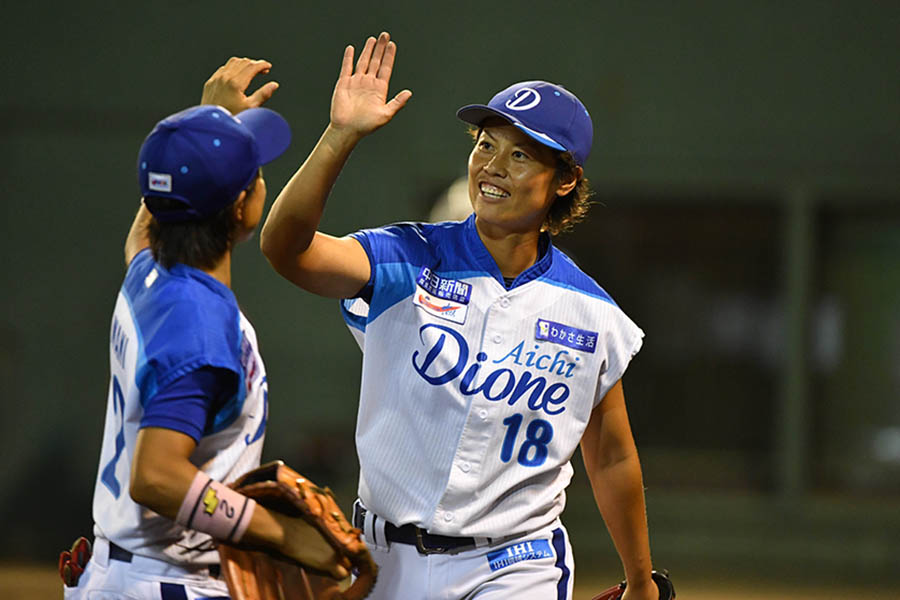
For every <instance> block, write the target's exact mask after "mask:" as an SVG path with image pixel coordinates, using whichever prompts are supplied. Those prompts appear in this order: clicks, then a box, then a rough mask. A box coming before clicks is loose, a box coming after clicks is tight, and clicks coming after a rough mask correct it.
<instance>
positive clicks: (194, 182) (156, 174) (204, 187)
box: [138, 105, 291, 222]
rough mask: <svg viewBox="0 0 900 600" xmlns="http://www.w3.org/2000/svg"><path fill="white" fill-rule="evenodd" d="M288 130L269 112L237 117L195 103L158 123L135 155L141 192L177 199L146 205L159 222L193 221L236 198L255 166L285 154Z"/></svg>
mask: <svg viewBox="0 0 900 600" xmlns="http://www.w3.org/2000/svg"><path fill="white" fill-rule="evenodd" d="M290 143H291V128H290V126H289V125H288V123H287V121H285V120H284V118H283V117H282V116H281V115H279V114H278V113H277V112H275V111H273V110H269V109H267V108H250V109H247V110H244V111H242V112H241V113H239V114H238V115H237V116H235V115H232V114H231V113H230V112H228V110H226V109H225V108H223V107H221V106H213V105H202V106H194V107H191V108H188V109H185V110H183V111H180V112H177V113H175V114H173V115H170V116H168V117H166V118H165V119H163V120H162V121H160V122H159V123H157V124H156V126H155V127H154V128H153V130H152V131H151V132H150V134H149V135H148V136H147V138H146V139H145V140H144V143H143V145H142V146H141V150H140V153H139V155H138V181H139V183H140V187H141V194H142V195H143V196H144V197H145V198H146V197H151V196H157V197H162V198H171V199H173V200H177V201H178V207H177V208H174V209H167V210H165V211H161V210H157V209H156V208H155V207H154V204H153V203H149V204H148V206H147V208H148V210H150V212H151V213H152V214H153V216H154V217H155V218H156V219H157V220H158V221H160V222H176V221H191V220H198V219H204V218H206V217H209V216H212V215H214V214H216V213H217V212H218V211H220V210H221V209H223V208H225V207H226V206H228V205H229V204H231V203H232V202H234V201H235V200H236V199H237V197H238V195H240V193H241V191H243V190H245V189H246V188H247V186H249V185H250V183H251V182H252V181H253V178H254V177H256V173H257V171H258V170H259V167H260V166H262V165H264V164H267V163H269V162H271V161H273V160H275V159H276V158H278V157H279V156H281V154H282V153H284V151H285V150H287V147H288V146H289V145H290Z"/></svg>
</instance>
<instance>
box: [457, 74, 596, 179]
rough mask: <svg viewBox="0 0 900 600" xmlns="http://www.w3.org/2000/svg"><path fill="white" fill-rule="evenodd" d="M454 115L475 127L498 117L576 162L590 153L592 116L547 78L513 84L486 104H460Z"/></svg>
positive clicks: (572, 97)
mask: <svg viewBox="0 0 900 600" xmlns="http://www.w3.org/2000/svg"><path fill="white" fill-rule="evenodd" d="M456 116H457V117H459V118H460V119H462V120H463V121H465V122H467V123H471V124H472V125H475V126H481V124H482V123H484V120H485V119H487V118H489V117H500V118H501V119H503V120H505V121H508V122H509V123H511V124H512V125H514V126H516V127H517V128H518V129H519V130H521V131H522V132H523V133H525V134H526V135H528V136H530V137H531V138H533V139H534V140H536V141H538V142H540V143H541V144H543V145H545V146H549V147H550V148H553V149H554V150H559V151H561V152H569V153H571V154H572V157H573V158H574V159H575V164H577V165H584V161H586V160H587V157H588V155H589V154H590V153H591V144H592V143H593V139H594V125H593V122H592V121H591V115H590V114H588V111H587V109H586V108H585V107H584V104H582V103H581V100H579V99H578V98H577V97H576V96H575V94H573V93H572V92H570V91H569V90H567V89H565V88H564V87H562V86H561V85H556V84H554V83H549V82H547V81H521V82H519V83H515V84H513V85H511V86H509V87H508V88H506V89H505V90H503V91H501V92H499V93H497V94H496V95H495V96H494V97H493V98H491V101H490V102H488V103H487V104H469V105H466V106H463V107H462V108H460V109H459V110H458V111H456Z"/></svg>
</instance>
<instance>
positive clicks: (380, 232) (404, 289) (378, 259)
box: [351, 223, 430, 314]
mask: <svg viewBox="0 0 900 600" xmlns="http://www.w3.org/2000/svg"><path fill="white" fill-rule="evenodd" d="M351 235H352V237H353V238H354V239H355V240H356V241H358V242H359V243H360V245H361V246H362V247H363V250H365V252H366V255H367V256H368V257H369V265H370V266H371V275H370V276H369V281H368V283H366V285H365V287H363V289H362V290H360V291H359V293H358V294H357V295H356V296H355V297H356V298H362V299H363V300H365V301H366V302H367V303H369V304H372V305H375V306H376V307H377V305H379V304H380V303H381V302H380V300H379V297H380V296H383V295H384V294H385V293H386V294H387V296H388V297H389V298H390V299H389V300H388V301H387V304H390V303H392V302H393V301H394V300H396V298H397V297H403V296H405V295H408V294H410V293H412V291H413V288H412V287H411V286H410V272H412V271H416V272H417V271H418V269H420V268H421V266H422V265H424V264H425V263H426V262H430V260H429V256H430V248H429V243H428V241H427V240H426V238H425V234H424V230H423V226H422V224H419V223H395V224H393V225H386V226H384V227H378V228H375V229H363V230H360V231H357V232H355V233H353V234H351ZM414 277H415V273H413V278H414ZM380 312H381V311H380V309H379V308H376V314H377V313H380Z"/></svg>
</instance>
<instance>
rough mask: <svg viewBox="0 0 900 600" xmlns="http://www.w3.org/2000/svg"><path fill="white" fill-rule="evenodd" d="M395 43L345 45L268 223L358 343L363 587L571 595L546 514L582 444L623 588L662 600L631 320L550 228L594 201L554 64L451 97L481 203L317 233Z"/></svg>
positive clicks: (292, 269)
mask: <svg viewBox="0 0 900 600" xmlns="http://www.w3.org/2000/svg"><path fill="white" fill-rule="evenodd" d="M395 55H396V46H395V45H394V43H393V42H392V41H390V36H389V35H388V34H387V33H382V34H381V35H380V36H379V37H378V38H377V40H376V39H375V38H369V39H368V40H367V41H366V44H365V46H364V48H363V49H362V51H361V52H360V55H359V58H358V60H357V61H356V63H355V68H354V49H353V47H352V46H348V47H347V48H346V49H345V52H344V56H343V62H342V65H341V71H340V76H339V78H338V81H337V84H336V86H335V89H334V95H333V98H332V104H331V120H330V123H329V125H328V126H327V128H326V129H325V132H324V133H323V135H322V137H321V138H320V139H319V142H318V144H317V145H316V147H315V148H314V149H313V151H312V152H311V154H310V155H309V157H308V158H307V159H306V161H305V162H304V163H303V165H302V166H301V167H300V169H299V170H298V171H297V172H296V174H295V175H294V176H293V178H292V179H291V180H290V181H289V182H288V184H287V185H286V186H285V188H284V189H283V190H282V191H281V193H280V194H279V196H278V197H277V199H276V201H275V203H274V204H273V207H272V210H271V211H270V213H269V216H268V218H267V219H266V223H265V224H264V226H263V230H262V237H261V245H262V249H263V252H264V253H265V255H266V257H267V258H268V259H269V261H270V262H271V264H272V265H273V266H274V268H275V269H276V270H277V271H278V272H279V273H280V274H281V275H283V276H284V277H286V278H287V279H289V280H290V281H292V282H294V283H295V284H297V285H298V286H300V287H302V288H304V289H307V290H309V291H312V292H314V293H316V294H320V295H323V296H327V297H333V298H341V299H344V301H343V302H342V307H343V312H344V317H345V320H346V322H347V325H348V326H349V328H350V330H351V331H352V332H353V334H354V335H355V337H356V339H357V341H358V343H359V345H360V347H361V348H362V349H363V364H362V384H361V386H362V389H361V393H360V405H359V414H358V422H357V430H356V442H357V451H358V454H359V462H360V481H359V501H358V502H357V505H356V507H355V511H354V513H355V514H354V518H355V521H356V523H357V526H360V527H361V528H362V529H363V530H364V532H365V536H366V542H367V544H369V546H370V548H372V551H373V555H374V557H375V560H376V561H377V562H378V564H379V567H380V571H379V577H378V581H377V583H376V585H375V589H374V592H373V595H372V598H375V599H376V600H395V599H399V598H402V599H403V600H416V599H441V600H455V599H462V598H466V599H478V600H488V599H497V600H501V599H502V600H509V599H510V598H529V599H532V598H536V599H549V598H558V599H561V598H566V599H568V598H571V597H572V587H573V576H574V571H573V569H574V563H573V559H572V549H571V547H570V545H569V537H568V534H567V532H566V528H565V527H564V526H563V524H562V523H561V521H560V514H561V513H562V511H563V507H564V504H565V488H566V486H567V485H568V483H569V481H570V480H571V477H572V467H571V465H570V462H569V459H570V458H571V456H572V454H573V452H574V451H575V449H576V446H577V445H578V444H579V443H580V444H581V448H582V452H583V455H584V462H585V464H586V467H587V472H588V476H589V478H590V481H591V484H592V487H593V490H594V495H595V498H596V501H597V505H598V507H599V509H600V512H601V513H602V516H603V518H604V520H605V522H606V525H607V528H608V530H609V532H610V534H611V536H612V539H613V541H614V543H615V546H616V549H617V551H618V553H619V556H620V558H621V560H622V564H623V566H624V571H625V577H626V580H627V584H628V585H627V589H626V591H625V598H626V599H627V600H651V599H652V600H656V599H657V597H658V592H657V588H656V584H655V583H654V582H653V580H652V578H651V561H650V550H649V541H648V533H647V521H646V514H645V503H644V495H643V484H642V476H641V468H640V463H639V461H638V455H637V452H636V449H635V444H634V440H633V437H632V433H631V429H630V426H629V422H628V416H627V413H626V409H625V400H624V395H623V392H622V384H621V381H620V379H621V377H622V374H623V373H624V371H625V368H626V367H627V365H628V363H629V361H630V360H631V358H632V356H633V355H634V354H635V353H636V352H637V351H638V350H639V348H640V346H641V343H642V337H643V333H642V332H641V330H640V329H639V328H638V327H637V326H636V325H635V324H634V323H633V322H632V321H631V320H630V319H629V318H628V317H627V316H626V315H625V313H624V312H622V310H621V309H620V308H619V307H618V306H617V305H616V304H615V303H614V302H613V300H612V298H610V296H609V295H608V294H607V293H606V292H605V291H604V290H603V289H602V288H601V287H600V286H599V285H597V283H595V282H594V281H593V280H592V279H591V278H590V277H588V276H587V275H586V274H584V273H583V272H582V271H581V270H579V268H578V267H577V266H575V264H574V263H573V262H572V261H571V260H570V259H569V258H568V257H566V256H565V255H564V254H563V253H562V252H560V251H559V250H558V249H557V248H555V247H554V246H553V243H552V241H551V235H552V234H555V233H557V232H559V231H560V230H562V229H564V228H566V227H568V226H569V225H570V224H571V223H572V222H573V221H575V220H577V219H578V218H580V217H582V216H583V215H584V212H585V211H586V208H587V195H588V193H587V181H586V179H585V178H584V173H583V164H584V161H585V159H586V158H587V156H588V153H589V151H590V149H591V141H592V135H593V134H592V125H591V119H590V117H589V115H588V113H587V111H586V110H585V108H584V106H583V105H582V104H581V102H580V101H579V100H578V99H577V98H576V97H575V96H574V95H572V94H571V93H570V92H568V91H567V90H565V89H564V88H562V87H560V86H558V85H554V84H552V83H547V82H544V81H528V82H522V83H517V84H515V85H512V86H510V87H508V88H506V89H504V90H503V91H501V92H499V93H498V94H497V95H495V96H494V97H493V99H492V100H491V101H490V103H489V104H487V105H469V106H464V107H463V108H461V109H460V110H459V112H458V113H457V114H458V116H459V117H460V118H461V119H462V120H464V121H466V122H468V123H470V124H471V125H472V126H473V137H474V140H475V141H474V147H473V149H472V151H471V153H470V155H469V161H468V190H469V198H470V200H471V203H472V206H473V208H474V215H472V216H471V217H469V218H468V219H466V220H465V221H462V222H444V223H437V224H427V223H400V224H395V225H390V226H386V227H380V228H377V229H368V230H363V231H359V232H356V233H354V234H352V235H350V236H347V237H342V238H337V237H332V236H329V235H327V234H325V233H321V232H318V231H317V227H318V224H319V220H320V217H321V215H322V211H323V209H324V206H325V200H326V197H327V196H328V195H329V192H330V190H331V188H332V185H333V184H334V182H335V180H336V178H337V176H338V174H339V172H340V171H341V169H342V168H343V165H344V163H345V161H346V160H347V158H348V157H349V155H350V153H351V151H352V149H353V148H354V147H355V145H356V144H357V143H358V142H359V141H360V140H361V139H362V138H363V137H364V136H366V135H368V134H370V133H372V132H373V131H375V130H376V129H378V128H379V127H381V126H383V125H385V124H386V123H387V122H388V121H390V120H391V119H392V118H393V117H394V116H395V114H396V113H397V112H398V111H399V110H400V109H401V108H402V107H403V106H404V105H405V104H406V102H407V101H408V100H409V98H410V97H411V95H412V93H411V92H410V91H409V90H404V91H401V92H400V93H398V94H396V95H395V96H394V97H393V98H391V99H390V100H388V95H387V94H388V83H389V81H390V77H391V71H392V68H393V64H394V58H395ZM436 148H437V146H436Z"/></svg>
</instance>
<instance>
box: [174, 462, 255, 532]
mask: <svg viewBox="0 0 900 600" xmlns="http://www.w3.org/2000/svg"><path fill="white" fill-rule="evenodd" d="M255 508H256V502H255V501H254V500H253V499H251V498H248V497H247V496H244V495H243V494H240V493H238V492H236V491H234V490H233V489H231V488H230V487H228V486H226V485H224V484H222V483H220V482H218V481H215V480H214V479H211V478H210V477H209V475H207V474H206V473H204V472H203V471H197V475H196V476H195V477H194V481H193V482H192V483H191V487H190V489H189V490H188V492H187V494H185V496H184V500H183V501H182V503H181V508H179V509H178V515H177V516H176V517H175V522H176V523H178V524H179V525H182V526H183V527H186V528H188V529H194V530H196V531H202V532H203V533H208V534H209V535H211V536H213V537H214V538H216V539H219V540H225V541H226V542H232V543H237V542H239V541H241V538H242V537H243V536H244V532H245V531H247V527H248V526H249V525H250V519H251V518H252V517H253V511H254V509H255Z"/></svg>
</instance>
